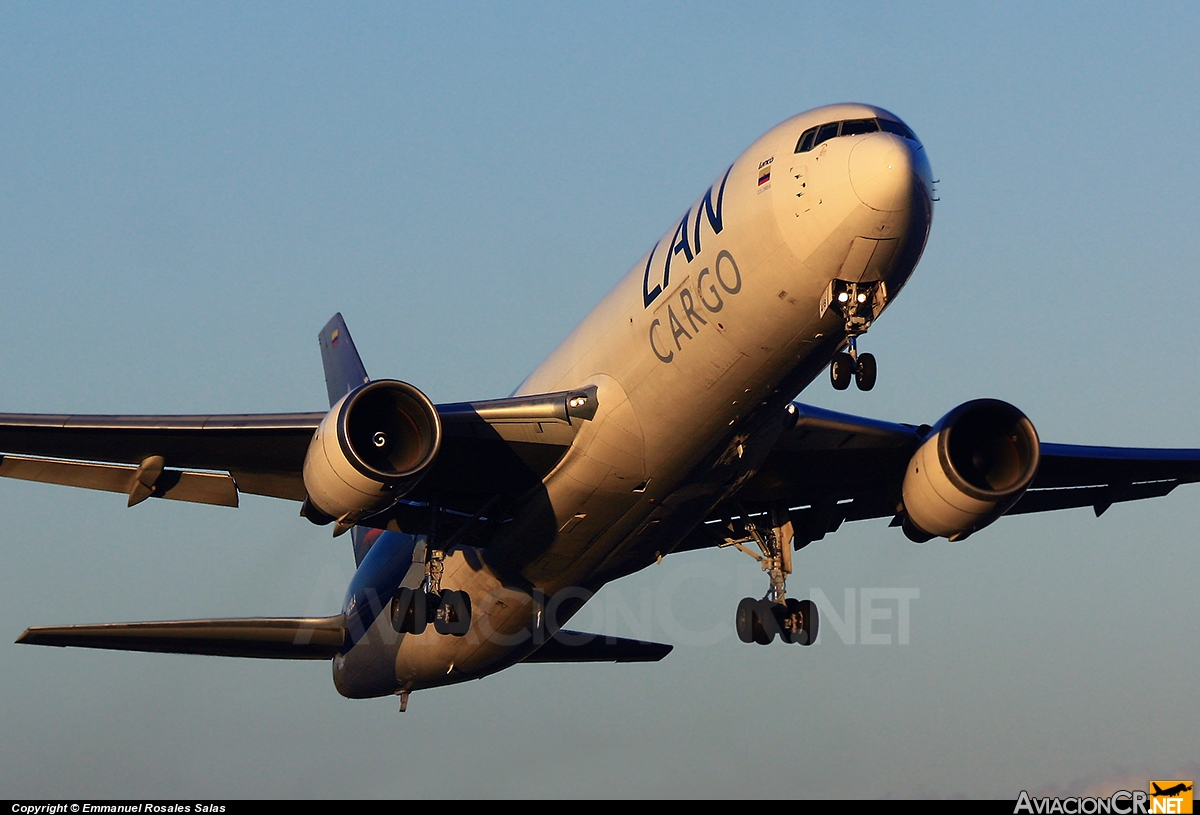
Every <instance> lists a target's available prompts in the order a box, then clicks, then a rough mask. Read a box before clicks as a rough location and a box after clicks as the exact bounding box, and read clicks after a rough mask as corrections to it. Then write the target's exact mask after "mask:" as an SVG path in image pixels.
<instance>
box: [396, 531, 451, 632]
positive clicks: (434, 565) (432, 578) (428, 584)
mask: <svg viewBox="0 0 1200 815" xmlns="http://www.w3.org/2000/svg"><path fill="white" fill-rule="evenodd" d="M445 557H446V555H445V552H442V551H440V550H430V554H429V557H428V559H427V560H426V563H425V580H424V581H423V582H422V583H421V585H420V586H418V587H417V588H415V589H411V588H405V587H403V586H401V587H400V588H399V589H397V590H396V594H395V596H394V597H392V603H391V609H390V611H391V617H392V629H393V630H395V632H396V633H397V634H416V635H418V636H419V635H421V634H423V633H425V628H426V627H427V626H428V625H429V623H431V622H432V623H433V630H434V631H436V632H438V633H439V634H448V635H450V636H452V637H461V636H463V635H465V634H466V633H467V631H469V630H470V629H471V595H469V594H467V593H466V592H465V591H455V590H454V589H443V588H442V569H443V562H444V560H445ZM418 562H419V561H418ZM418 574H419V572H418Z"/></svg>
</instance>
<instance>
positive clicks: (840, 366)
mask: <svg viewBox="0 0 1200 815" xmlns="http://www.w3.org/2000/svg"><path fill="white" fill-rule="evenodd" d="M852 376H854V360H853V359H851V358H850V355H849V354H847V353H845V352H844V351H843V352H839V353H837V354H834V355H833V359H832V360H830V362H829V381H830V382H832V383H833V387H834V390H839V391H844V390H845V389H846V388H848V387H850V378H851V377H852Z"/></svg>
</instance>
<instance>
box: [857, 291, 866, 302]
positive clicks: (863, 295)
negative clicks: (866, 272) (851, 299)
mask: <svg viewBox="0 0 1200 815" xmlns="http://www.w3.org/2000/svg"><path fill="white" fill-rule="evenodd" d="M858 302H860V303H865V302H867V296H866V295H865V294H863V293H862V292H859V294H858Z"/></svg>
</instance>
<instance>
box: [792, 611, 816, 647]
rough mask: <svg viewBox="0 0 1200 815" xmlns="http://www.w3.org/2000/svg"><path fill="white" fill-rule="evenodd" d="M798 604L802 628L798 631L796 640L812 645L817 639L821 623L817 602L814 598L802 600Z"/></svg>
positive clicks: (802, 643)
mask: <svg viewBox="0 0 1200 815" xmlns="http://www.w3.org/2000/svg"><path fill="white" fill-rule="evenodd" d="M798 605H799V614H800V628H799V630H798V631H797V633H796V642H798V643H800V644H801V645H812V644H813V643H814V642H816V641H817V630H818V628H819V627H820V623H821V621H820V615H818V614H817V604H816V603H814V602H813V601H812V600H801V601H800V602H799V603H798Z"/></svg>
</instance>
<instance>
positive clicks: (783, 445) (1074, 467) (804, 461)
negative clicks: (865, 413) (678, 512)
mask: <svg viewBox="0 0 1200 815" xmlns="http://www.w3.org/2000/svg"><path fill="white" fill-rule="evenodd" d="M795 408H796V414H797V417H796V423H795V426H794V427H792V428H791V429H790V430H788V431H786V432H785V433H784V434H783V435H782V436H781V437H780V439H779V440H778V441H777V442H776V443H775V445H774V446H773V447H772V449H771V451H770V452H769V453H768V454H767V457H766V459H765V460H764V461H763V463H762V464H761V466H760V467H759V468H758V470H757V472H756V473H755V474H754V475H753V476H752V477H751V478H749V479H748V480H747V481H746V482H745V484H744V485H743V486H742V487H741V489H740V490H739V491H738V493H737V494H736V496H735V499H734V501H735V502H736V503H734V502H727V503H725V504H723V505H721V506H719V507H717V509H716V510H715V511H714V512H713V514H712V515H711V517H710V518H709V519H708V524H707V526H708V527H709V529H708V530H705V529H704V528H703V527H702V528H701V529H698V530H697V532H696V533H694V534H693V535H692V536H691V537H690V538H689V540H687V541H685V542H684V544H683V545H681V546H680V547H679V548H680V549H689V548H698V547H700V546H706V545H711V544H712V540H713V538H714V531H713V529H712V527H714V526H715V525H718V524H719V522H720V521H722V520H724V519H727V518H730V517H734V516H737V515H739V514H740V513H741V512H742V511H746V512H755V511H765V510H766V509H768V508H770V507H780V506H787V507H789V508H790V516H791V520H792V523H793V526H794V528H795V533H796V536H797V543H798V544H800V545H803V543H805V542H808V541H813V540H819V539H821V538H822V537H824V536H825V535H826V534H828V533H830V532H833V531H835V530H837V529H838V527H839V526H841V524H842V523H843V522H844V521H857V520H865V519H868V518H885V517H891V518H893V523H894V524H898V523H899V522H900V519H899V518H898V516H897V512H898V510H899V508H900V505H901V485H902V483H903V479H904V474H905V471H906V468H907V466H908V462H909V460H910V459H911V458H912V456H913V454H914V453H915V452H916V450H917V448H918V446H919V445H920V444H921V442H922V441H923V440H924V438H925V436H926V434H928V433H929V431H930V427H929V426H928V425H921V426H917V425H907V424H896V423H891V422H882V421H878V420H874V419H865V418H861V417H858V416H851V415H848V414H844V413H837V412H835V411H830V410H823V409H821V408H815V407H810V406H807V405H799V404H797V405H795ZM1195 481H1200V450H1192V449H1144V448H1125V447H1091V446H1083V445H1072V444H1052V443H1045V442H1043V443H1042V444H1041V462H1040V465H1039V467H1038V470H1037V474H1036V476H1035V477H1034V479H1033V482H1032V483H1031V484H1030V486H1029V488H1028V490H1027V491H1026V492H1025V493H1024V494H1023V495H1022V496H1021V498H1020V499H1019V500H1018V501H1017V503H1016V504H1015V505H1014V506H1012V507H1011V508H1010V509H1009V510H1008V511H1007V512H1006V513H1005V514H1006V515H1020V514H1024V513H1030V512H1046V511H1050V510H1057V509H1070V508H1074V507H1091V508H1092V509H1093V511H1094V512H1095V514H1096V515H1097V516H1099V515H1101V514H1102V513H1103V512H1104V511H1105V510H1107V509H1108V508H1109V507H1110V506H1112V505H1113V504H1115V503H1119V502H1123V501H1136V500H1140V499H1143V498H1154V497H1159V496H1163V495H1166V494H1167V493H1169V492H1171V491H1172V490H1173V489H1175V487H1177V486H1178V485H1180V484H1184V483H1191V482H1195Z"/></svg>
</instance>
